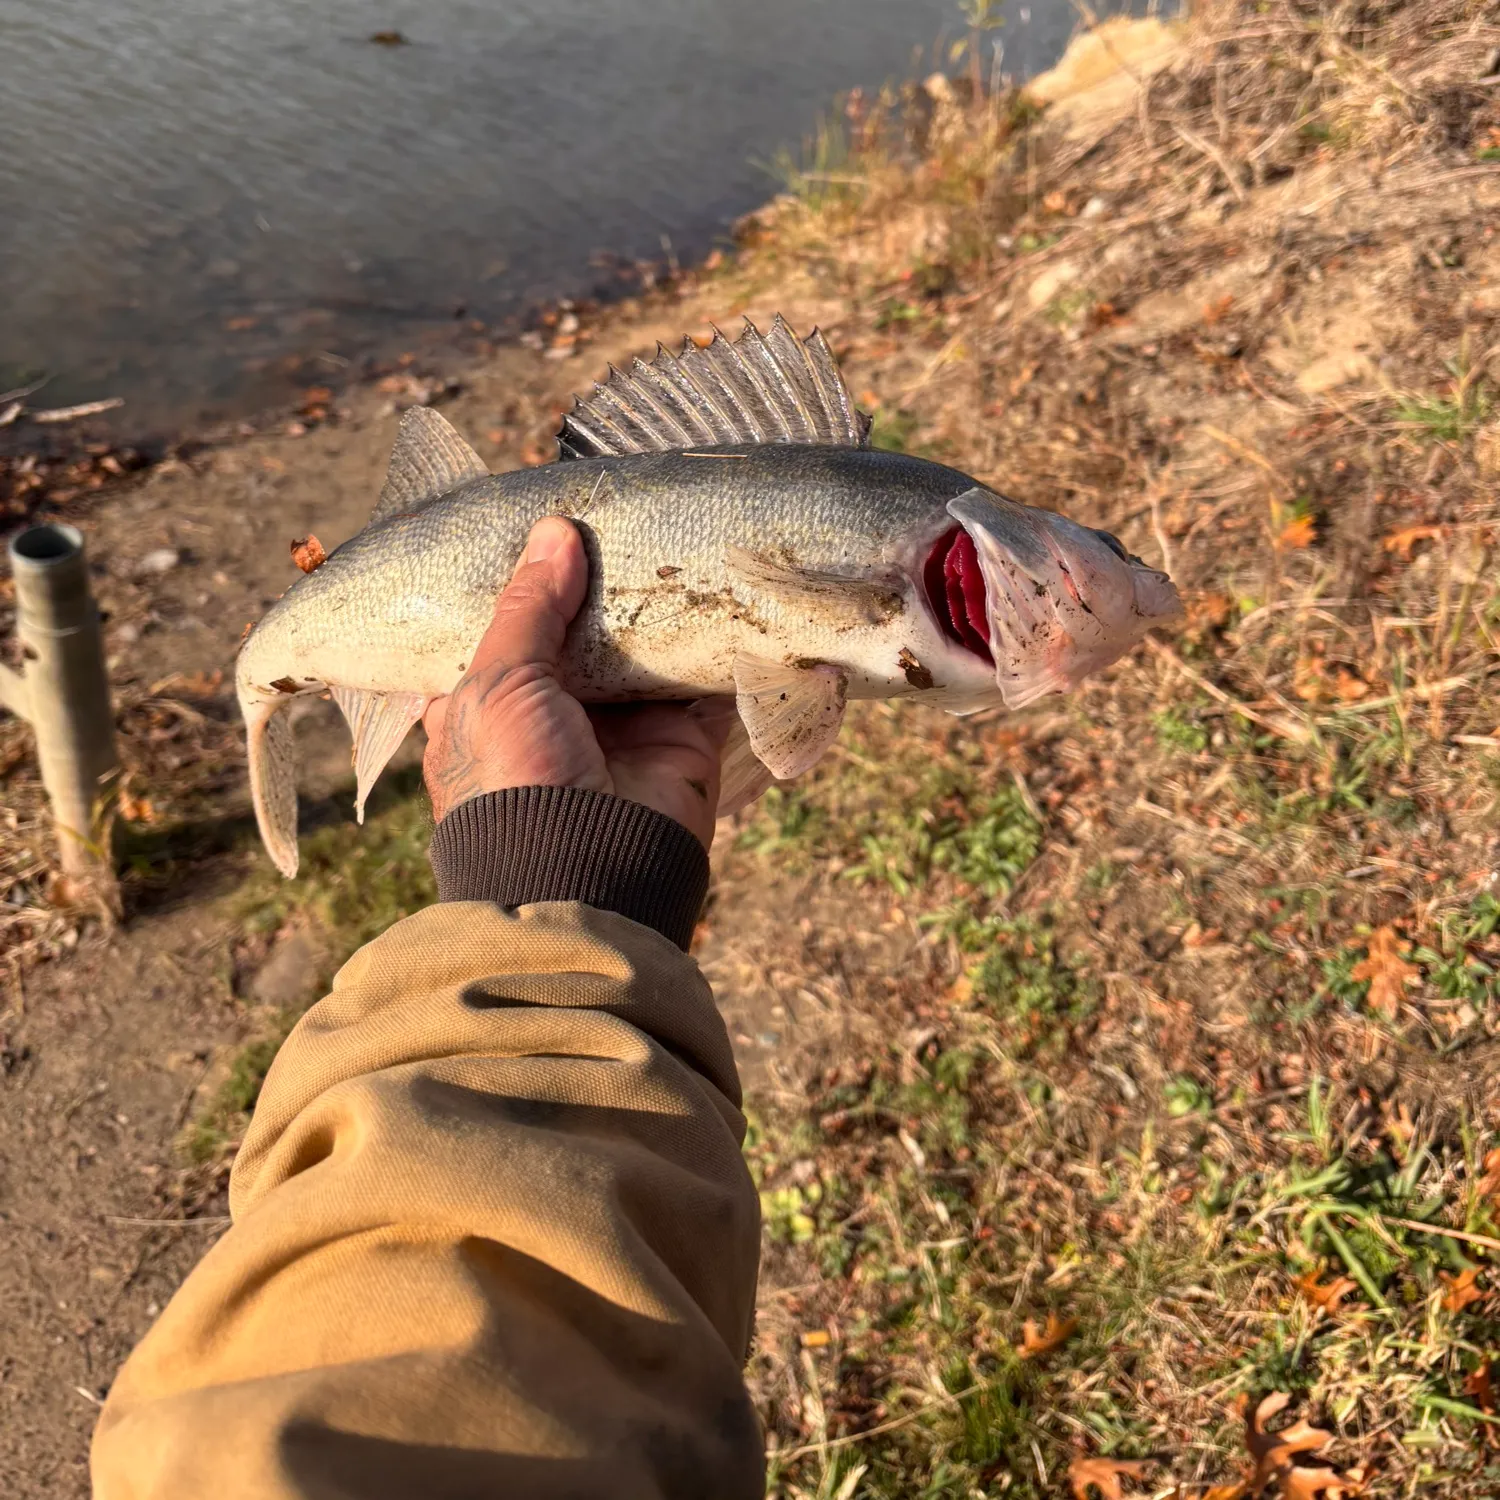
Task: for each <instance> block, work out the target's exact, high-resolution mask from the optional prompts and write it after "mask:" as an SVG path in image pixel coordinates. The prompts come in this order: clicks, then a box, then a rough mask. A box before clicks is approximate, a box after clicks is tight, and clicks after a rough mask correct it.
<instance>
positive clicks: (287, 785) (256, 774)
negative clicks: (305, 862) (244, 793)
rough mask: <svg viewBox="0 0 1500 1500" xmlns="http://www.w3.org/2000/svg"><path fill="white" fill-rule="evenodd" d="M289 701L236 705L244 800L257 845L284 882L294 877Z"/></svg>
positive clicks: (294, 761)
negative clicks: (246, 776) (246, 761)
mask: <svg viewBox="0 0 1500 1500" xmlns="http://www.w3.org/2000/svg"><path fill="white" fill-rule="evenodd" d="M290 701H291V700H290V699H289V698H276V699H267V698H256V699H252V700H250V701H249V702H246V701H244V700H243V699H242V700H241V703H240V707H241V709H242V710H243V712H244V715H245V731H246V746H247V749H248V751H249V758H250V797H251V800H252V801H253V802H254V804H255V821H256V824H257V825H258V826H259V828H260V838H261V842H262V843H263V844H264V845H265V846H266V853H267V854H269V855H270V856H271V859H272V862H273V863H274V864H275V866H276V868H277V869H278V870H280V871H281V873H282V874H283V875H285V876H286V877H287V879H288V880H290V879H291V877H292V876H293V875H295V874H296V873H297V775H296V771H297V754H296V746H295V744H294V742H293V739H292V726H291V721H290V720H289V719H288V718H287V716H286V714H285V713H284V712H283V710H284V709H285V707H286V705H287V704H288V703H289V702H290Z"/></svg>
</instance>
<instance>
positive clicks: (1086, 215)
mask: <svg viewBox="0 0 1500 1500" xmlns="http://www.w3.org/2000/svg"><path fill="white" fill-rule="evenodd" d="M1108 212H1109V204H1107V203H1106V202H1105V201H1104V199H1103V198H1090V199H1089V201H1088V202H1087V203H1085V204H1084V205H1083V207H1082V208H1081V209H1079V211H1078V217H1079V218H1080V219H1102V218H1103V217H1104V215H1105V214H1107V213H1108Z"/></svg>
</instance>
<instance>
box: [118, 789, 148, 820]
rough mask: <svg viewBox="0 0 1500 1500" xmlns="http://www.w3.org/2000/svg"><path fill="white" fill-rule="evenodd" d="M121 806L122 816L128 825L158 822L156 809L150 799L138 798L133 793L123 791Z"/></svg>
mask: <svg viewBox="0 0 1500 1500" xmlns="http://www.w3.org/2000/svg"><path fill="white" fill-rule="evenodd" d="M119 806H120V816H121V817H122V818H124V819H125V821H126V822H127V823H154V822H155V821H156V809H155V808H154V807H152V805H151V799H150V798H149V797H137V796H136V795H135V794H134V793H132V792H128V791H122V792H121V793H120V803H119Z"/></svg>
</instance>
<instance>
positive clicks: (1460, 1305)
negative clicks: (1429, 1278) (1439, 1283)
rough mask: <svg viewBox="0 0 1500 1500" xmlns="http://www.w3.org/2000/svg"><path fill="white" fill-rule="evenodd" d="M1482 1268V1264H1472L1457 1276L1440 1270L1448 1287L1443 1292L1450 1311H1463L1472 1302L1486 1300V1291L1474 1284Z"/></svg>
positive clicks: (1445, 1303) (1444, 1304) (1444, 1300)
mask: <svg viewBox="0 0 1500 1500" xmlns="http://www.w3.org/2000/svg"><path fill="white" fill-rule="evenodd" d="M1482 1269H1483V1267H1482V1266H1470V1267H1469V1269H1468V1270H1467V1271H1460V1272H1459V1273H1458V1275H1457V1276H1450V1275H1449V1274H1448V1273H1447V1272H1446V1271H1439V1272H1438V1275H1439V1276H1440V1277H1442V1279H1443V1281H1444V1282H1445V1283H1446V1284H1447V1287H1448V1290H1447V1291H1446V1292H1444V1293H1443V1306H1444V1307H1445V1308H1446V1309H1447V1310H1448V1311H1449V1312H1451V1313H1457V1312H1462V1311H1463V1310H1464V1308H1466V1307H1468V1306H1469V1304H1470V1303H1471V1302H1482V1301H1484V1293H1483V1292H1482V1291H1481V1290H1480V1289H1479V1288H1478V1287H1477V1286H1475V1285H1474V1283H1475V1281H1477V1280H1478V1278H1479V1273H1480V1271H1481V1270H1482Z"/></svg>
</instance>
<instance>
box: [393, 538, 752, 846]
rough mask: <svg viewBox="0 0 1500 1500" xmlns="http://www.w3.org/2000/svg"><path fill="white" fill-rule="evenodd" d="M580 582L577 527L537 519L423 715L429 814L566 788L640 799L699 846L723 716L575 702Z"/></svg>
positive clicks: (583, 562)
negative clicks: (485, 616) (569, 668)
mask: <svg viewBox="0 0 1500 1500" xmlns="http://www.w3.org/2000/svg"><path fill="white" fill-rule="evenodd" d="M587 588H588V559H587V557H585V555H584V551H583V541H582V539H581V538H580V536H579V535H578V530H577V528H576V527H575V526H574V525H573V524H572V522H571V521H565V520H563V519H562V518H561V517H558V516H552V517H548V518H547V519H546V520H542V521H538V522H537V524H536V525H535V526H534V527H533V528H532V530H531V535H530V536H529V537H528V538H527V539H526V548H525V551H523V552H522V554H521V558H520V561H519V562H518V563H517V564H516V570H515V572H514V573H513V574H512V575H511V580H510V582H509V583H508V584H507V585H506V586H505V589H504V591H503V592H502V593H501V595H500V597H499V599H498V600H496V602H495V617H494V619H493V620H492V621H491V622H490V627H489V629H488V630H487V631H485V633H484V638H483V639H482V640H481V641H480V643H479V646H478V648H477V649H476V651H475V653H474V659H473V661H471V662H470V663H469V669H468V671H467V672H465V673H464V675H463V677H462V678H461V679H460V680H459V683H458V685H457V687H455V688H454V689H453V691H452V693H450V694H449V695H448V696H447V697H446V698H434V699H433V701H432V702H431V703H430V704H428V706H427V711H426V713H425V714H424V715H423V723H424V724H425V726H426V729H427V753H426V754H425V755H424V757H423V759H422V773H423V775H424V777H425V778H426V781H427V790H428V793H429V794H430V796H431V797H432V811H433V816H434V817H435V818H437V819H439V820H441V819H442V818H444V817H445V816H446V815H447V814H448V813H449V812H450V811H451V810H452V809H453V808H454V807H457V806H458V804H459V803H460V802H467V801H468V800H469V798H471V797H478V796H481V795H482V794H483V793H485V792H498V791H503V790H505V789H506V788H507V787H519V786H576V787H583V788H585V789H587V790H590V791H596V792H612V793H613V794H614V795H615V796H617V797H625V798H628V799H629V800H630V801H632V802H640V803H644V804H645V806H647V807H650V808H654V809H655V810H656V811H657V812H661V813H665V814H666V815H667V816H668V817H669V818H675V819H676V820H677V821H678V822H679V823H681V824H683V825H684V826H685V827H686V828H687V829H688V830H689V831H690V832H692V833H693V834H695V835H696V836H697V837H698V839H699V840H700V842H701V843H702V844H703V846H704V847H705V848H707V847H708V845H709V844H710V843H711V842H712V841H713V831H714V809H715V807H716V805H717V804H718V800H719V750H720V748H721V746H722V744H723V738H724V735H725V733H726V732H727V730H728V719H727V717H726V716H725V715H715V714H713V713H711V712H710V713H707V714H705V713H702V712H694V711H692V710H691V709H689V708H687V707H684V706H683V705H681V704H673V703H644V704H639V703H629V704H602V705H598V706H596V707H592V708H587V709H586V708H584V706H583V705H582V704H581V703H580V702H579V701H578V700H577V699H576V698H574V697H573V696H572V695H571V694H569V693H568V692H566V691H565V690H564V689H563V687H562V686H561V684H560V683H559V682H558V680H557V675H556V673H557V666H558V660H559V658H560V656H561V655H562V648H563V638H564V636H565V635H566V634H567V629H568V626H569V624H570V623H571V622H572V619H573V616H574V615H576V614H577V613H578V611H579V609H580V607H581V606H582V604H583V599H584V594H585V592H586V591H587Z"/></svg>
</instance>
